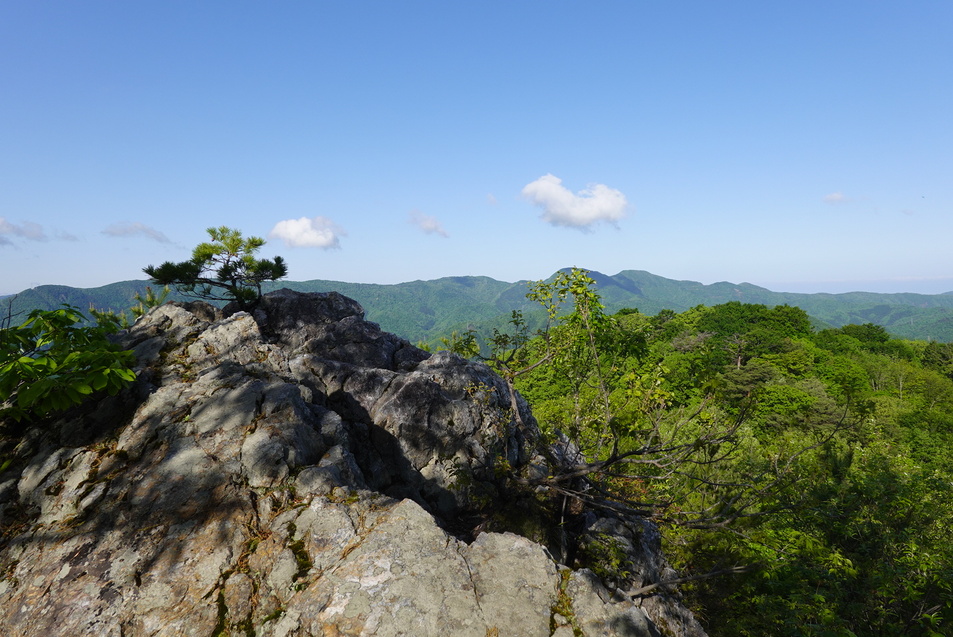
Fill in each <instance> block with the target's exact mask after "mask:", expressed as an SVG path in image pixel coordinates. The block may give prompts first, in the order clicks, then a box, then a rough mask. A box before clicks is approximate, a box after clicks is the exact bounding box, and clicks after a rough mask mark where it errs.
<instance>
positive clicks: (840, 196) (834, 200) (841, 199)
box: [824, 192, 849, 204]
mask: <svg viewBox="0 0 953 637" xmlns="http://www.w3.org/2000/svg"><path fill="white" fill-rule="evenodd" d="M847 201H849V199H848V198H847V197H845V196H844V193H842V192H832V193H831V194H829V195H824V203H829V204H838V203H845V202H847Z"/></svg>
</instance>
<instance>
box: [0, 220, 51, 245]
mask: <svg viewBox="0 0 953 637" xmlns="http://www.w3.org/2000/svg"><path fill="white" fill-rule="evenodd" d="M10 237H18V238H20V239H27V240H29V241H46V240H47V239H49V237H47V236H46V232H44V231H43V226H41V225H40V224H38V223H33V222H32V221H24V222H23V223H12V222H11V221H9V220H8V219H7V218H6V217H0V245H14V243H13V241H11V240H10Z"/></svg>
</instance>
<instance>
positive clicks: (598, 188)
mask: <svg viewBox="0 0 953 637" xmlns="http://www.w3.org/2000/svg"><path fill="white" fill-rule="evenodd" d="M562 183H563V181H562V179H560V178H559V177H556V176H555V175H550V174H547V175H543V176H542V177H540V178H539V179H537V180H536V181H532V182H530V183H528V184H526V186H525V187H524V188H523V196H524V197H526V198H527V199H529V200H530V201H532V202H533V203H534V204H536V205H537V206H539V207H540V208H542V209H543V215H542V217H543V221H546V222H547V223H551V224H552V225H554V226H566V227H570V228H578V229H580V230H587V229H589V228H590V227H591V226H592V225H593V224H596V223H598V222H600V221H605V222H606V223H611V224H615V222H617V221H618V220H619V219H622V218H623V217H624V216H625V214H626V208H627V207H628V202H627V201H626V199H625V195H623V194H622V193H621V192H620V191H618V190H616V189H614V188H609V187H608V186H605V185H603V184H589V185H588V186H587V187H586V189H585V190H580V191H579V192H578V193H576V194H573V193H572V191H570V190H569V189H568V188H566V187H565V186H563V185H562Z"/></svg>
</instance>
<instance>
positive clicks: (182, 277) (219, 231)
mask: <svg viewBox="0 0 953 637" xmlns="http://www.w3.org/2000/svg"><path fill="white" fill-rule="evenodd" d="M208 234H209V236H210V237H211V239H212V240H211V242H206V243H200V244H199V245H197V246H196V247H195V249H194V250H193V251H192V258H191V259H190V260H188V261H183V262H181V263H172V262H171V261H166V262H165V263H163V264H162V265H160V266H158V267H155V266H152V265H150V266H148V267H146V268H143V272H145V273H146V274H147V275H149V277H150V278H151V279H152V281H153V282H154V283H157V284H159V285H172V286H175V288H176V289H177V290H178V291H179V292H181V293H183V294H189V295H192V296H196V297H199V298H202V299H208V300H211V301H235V302H236V303H237V304H238V307H239V308H240V309H242V310H247V309H249V308H251V307H252V306H254V305H255V303H257V302H258V299H259V298H261V284H262V282H263V281H275V280H277V279H280V278H282V277H284V276H287V274H288V266H286V265H285V262H284V259H282V258H281V257H275V258H274V259H256V258H255V253H256V252H258V250H259V249H260V248H261V247H262V246H263V245H265V240H264V239H262V238H261V237H248V238H245V237H242V234H241V232H239V231H238V230H233V229H232V228H228V227H226V226H221V227H219V228H209V229H208Z"/></svg>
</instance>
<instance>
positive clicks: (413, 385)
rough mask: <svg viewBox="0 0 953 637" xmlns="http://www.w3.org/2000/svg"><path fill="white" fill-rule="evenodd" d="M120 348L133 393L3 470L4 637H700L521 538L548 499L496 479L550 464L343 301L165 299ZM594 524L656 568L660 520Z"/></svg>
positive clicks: (314, 297)
mask: <svg viewBox="0 0 953 637" xmlns="http://www.w3.org/2000/svg"><path fill="white" fill-rule="evenodd" d="M123 342H124V344H125V346H127V347H129V348H131V349H133V350H134V351H135V353H136V356H137V360H138V368H137V372H138V381H137V382H136V383H135V384H134V385H133V386H132V387H131V388H130V389H129V390H128V391H126V392H124V393H122V394H120V395H118V396H116V397H107V398H104V399H102V400H99V401H97V402H94V403H92V404H89V405H85V406H83V407H82V408H80V409H78V410H76V411H74V412H72V413H70V414H68V416H67V417H64V418H62V419H60V420H58V421H56V422H51V423H46V424H45V425H44V426H43V427H41V428H35V429H31V430H28V431H26V432H25V433H23V434H22V436H21V437H20V438H18V443H17V445H16V446H15V448H7V450H6V451H4V453H3V457H0V462H5V463H6V466H5V470H4V471H3V473H0V507H2V508H0V512H2V518H0V532H2V536H0V634H4V635H24V636H30V635H44V636H53V635H104V636H115V637H119V636H124V637H129V636H140V635H141V636H145V635H188V636H193V635H195V636H202V637H209V636H216V635H236V636H247V635H258V636H271V635H274V636H290V635H441V636H444V635H473V636H475V637H486V636H488V635H495V636H503V635H514V636H533V635H540V636H544V635H546V636H548V635H557V636H559V637H569V636H571V635H639V636H648V635H661V634H670V635H702V634H703V633H702V632H701V629H700V627H699V626H698V625H697V623H696V622H695V621H694V619H693V618H692V617H691V615H690V613H688V612H687V611H686V610H685V609H684V608H682V607H681V606H680V605H679V604H678V602H677V599H676V598H675V597H673V596H672V595H671V594H666V595H663V596H656V597H654V598H652V600H651V601H647V600H630V599H626V598H625V597H623V596H621V595H620V594H619V593H618V592H617V591H614V590H610V589H609V588H607V587H606V584H605V582H604V581H603V580H602V579H600V578H599V577H597V576H596V575H595V574H594V573H593V571H591V570H587V569H585V568H579V569H577V570H572V569H570V568H568V567H566V566H563V565H561V564H559V563H558V561H557V560H556V559H554V557H553V553H552V552H551V551H550V550H548V549H547V548H546V545H545V542H546V539H547V537H552V534H551V533H550V531H552V530H553V529H547V528H546V524H545V519H544V516H543V517H540V516H537V519H536V520H535V522H534V523H532V524H526V525H525V527H526V528H530V529H536V531H535V532H524V533H523V535H519V534H516V533H513V532H510V531H515V530H521V529H522V528H523V527H522V526H521V524H520V523H510V522H513V520H514V519H515V518H519V517H520V515H521V514H522V515H524V517H526V518H532V517H533V515H535V513H534V512H539V511H542V512H543V513H545V511H546V508H545V505H544V504H543V505H540V506H539V507H536V508H534V507H533V506H524V503H525V502H539V501H545V498H546V497H547V496H546V494H545V493H533V492H531V493H529V494H528V495H527V494H513V493H511V492H509V491H508V490H507V489H508V487H507V485H508V484H509V483H508V482H507V477H506V476H507V475H518V474H520V473H522V474H526V473H528V472H533V471H536V472H539V471H546V470H548V468H547V464H546V463H547V462H552V458H554V457H556V456H555V455H554V454H546V456H547V457H549V458H550V460H545V459H544V456H543V455H540V454H539V453H538V446H539V441H538V432H537V431H536V429H535V424H534V421H533V419H532V415H531V413H530V412H529V409H528V408H527V406H526V405H525V403H524V402H522V400H519V401H517V409H518V410H519V411H520V417H519V418H514V414H513V413H512V406H511V401H510V396H509V393H508V391H507V388H506V386H505V383H504V382H503V381H502V380H501V379H500V378H499V377H497V376H496V375H495V374H493V373H492V371H491V370H489V369H488V368H487V367H485V366H483V365H481V364H478V363H474V362H470V361H466V360H464V359H462V358H459V357H457V356H455V355H453V354H449V353H446V352H440V353H437V354H434V355H430V354H428V353H427V352H424V351H421V350H419V349H417V348H415V347H413V346H411V345H410V344H409V343H407V342H406V341H403V340H401V339H399V338H397V337H395V336H393V335H390V334H386V333H383V332H381V331H380V329H379V328H378V327H377V326H376V325H375V324H373V323H368V322H366V321H364V320H363V310H362V308H361V307H360V306H359V305H358V304H357V303H356V302H354V301H352V300H350V299H347V298H345V297H343V296H341V295H338V294H334V293H332V294H298V293H294V292H290V291H287V290H283V291H279V292H275V293H272V294H270V295H267V296H266V297H265V298H264V299H263V300H262V303H261V304H260V305H259V307H258V308H257V309H256V310H255V313H254V315H251V314H248V313H245V312H235V313H232V312H231V311H230V310H229V308H226V310H225V311H224V312H222V311H220V310H217V309H215V308H213V307H211V306H208V305H206V304H203V303H193V304H168V305H164V306H162V307H160V308H156V309H155V310H153V311H152V312H150V313H149V314H148V315H146V316H145V317H144V318H143V319H141V320H140V321H139V322H138V323H137V324H136V325H135V326H134V327H133V328H132V329H131V330H129V332H128V333H126V334H125V335H124V336H123ZM516 423H521V426H517V424H516ZM521 498H522V499H521ZM527 498H528V500H527ZM501 512H508V513H506V515H502V514H501ZM580 519H582V518H580ZM540 520H542V522H541V521H540ZM523 521H524V522H525V521H526V520H523ZM530 521H531V522H532V520H530ZM517 522H518V521H517ZM507 524H509V526H507ZM551 526H553V527H555V522H554V523H553V524H552V525H551ZM585 527H586V528H585V529H583V535H584V534H585V533H589V534H590V535H591V537H600V538H603V539H605V538H608V540H609V541H611V542H612V543H614V544H613V546H615V547H616V548H619V549H620V550H622V551H623V553H624V555H625V559H627V560H629V561H630V562H631V565H632V566H633V568H632V569H631V570H632V572H634V573H636V577H637V579H639V580H640V581H641V582H649V581H657V579H658V578H659V577H661V576H662V571H663V570H664V569H665V568H667V566H666V565H665V563H664V559H663V558H662V557H661V555H660V552H659V549H658V546H657V537H656V538H654V539H653V536H652V533H653V532H655V531H654V527H652V526H651V525H650V524H649V523H647V522H645V521H641V520H622V519H616V518H606V517H601V516H599V515H597V514H595V513H592V512H590V513H589V514H588V517H586V518H585ZM488 529H492V530H488ZM507 529H509V531H508V530H507ZM547 534H549V535H547ZM534 540H536V541H534ZM540 542H541V543H540ZM557 543H558V542H557ZM551 546H552V544H551ZM556 553H557V555H558V554H559V552H558V551H556ZM653 578H654V579H653ZM638 583H640V582H638V581H637V582H636V584H638Z"/></svg>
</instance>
